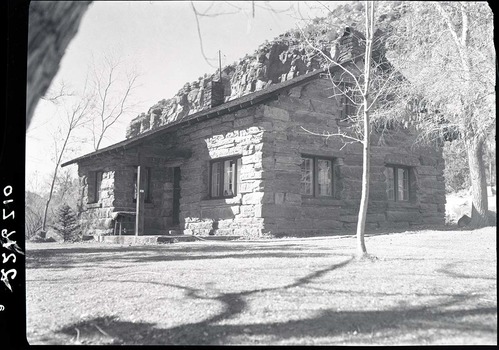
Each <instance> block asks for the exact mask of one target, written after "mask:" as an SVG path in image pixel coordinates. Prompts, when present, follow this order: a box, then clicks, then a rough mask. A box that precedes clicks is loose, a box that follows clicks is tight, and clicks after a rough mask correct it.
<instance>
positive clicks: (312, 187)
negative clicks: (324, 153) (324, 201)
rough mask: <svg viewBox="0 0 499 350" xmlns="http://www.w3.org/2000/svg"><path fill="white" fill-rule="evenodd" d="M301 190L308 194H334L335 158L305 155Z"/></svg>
mask: <svg viewBox="0 0 499 350" xmlns="http://www.w3.org/2000/svg"><path fill="white" fill-rule="evenodd" d="M300 192H301V194H303V195H306V196H315V197H332V196H333V160H331V159H325V158H318V157H310V156H303V157H302V162H301V184H300Z"/></svg>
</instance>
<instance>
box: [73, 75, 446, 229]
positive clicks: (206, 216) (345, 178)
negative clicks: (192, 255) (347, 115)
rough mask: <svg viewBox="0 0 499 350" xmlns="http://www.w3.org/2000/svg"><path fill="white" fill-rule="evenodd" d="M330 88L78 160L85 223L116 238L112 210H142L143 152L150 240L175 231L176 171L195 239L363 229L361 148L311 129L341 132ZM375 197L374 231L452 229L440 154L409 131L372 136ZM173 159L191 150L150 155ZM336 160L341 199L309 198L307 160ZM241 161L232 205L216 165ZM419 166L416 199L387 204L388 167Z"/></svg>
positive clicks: (184, 217)
mask: <svg viewBox="0 0 499 350" xmlns="http://www.w3.org/2000/svg"><path fill="white" fill-rule="evenodd" d="M329 84H330V83H329V81H328V80H327V79H321V78H316V79H315V80H313V81H311V82H307V83H304V84H302V85H299V86H297V87H293V88H290V89H287V90H283V91H281V92H279V94H277V95H276V96H275V98H274V99H272V100H270V101H267V102H265V103H261V104H257V105H255V106H252V107H249V108H243V109H239V110H237V111H235V112H232V113H226V114H224V115H221V116H219V117H214V118H211V119H208V120H206V121H199V122H196V123H192V124H187V123H186V124H184V125H182V126H180V127H179V128H177V129H175V130H173V131H171V132H170V133H165V134H163V135H159V136H155V135H154V134H152V135H151V136H150V137H149V138H148V139H147V142H144V143H143V144H142V145H140V146H137V147H135V148H133V149H129V150H125V151H117V152H116V153H114V154H109V155H100V156H99V157H98V158H88V159H86V160H84V161H81V162H80V163H79V172H80V176H81V181H82V185H83V186H82V191H83V193H82V203H81V207H82V212H81V219H82V222H83V223H84V227H85V230H86V232H87V233H89V234H111V233H112V227H113V222H112V219H111V217H112V212H114V211H120V210H132V211H133V210H134V208H135V204H134V203H133V201H132V199H133V177H134V169H135V167H136V165H137V164H138V154H139V153H140V154H141V159H142V164H143V165H144V166H146V167H149V168H150V172H151V202H150V203H146V204H145V207H146V209H145V234H167V233H168V230H169V229H172V227H173V226H172V219H171V218H172V186H173V185H172V169H173V167H176V166H178V167H180V170H181V181H180V187H181V198H180V225H179V227H178V228H177V229H179V230H181V231H182V232H183V233H184V234H190V235H208V234H215V235H239V236H244V237H261V236H265V235H272V236H281V235H293V236H300V235H311V234H312V235H315V234H331V233H338V234H344V233H345V232H350V231H352V230H353V229H354V227H355V225H356V222H357V213H358V210H359V203H360V188H361V176H362V150H361V146H360V144H348V145H345V144H344V143H343V142H342V141H341V140H340V139H338V138H335V137H331V138H329V139H325V138H324V137H321V136H316V135H312V134H310V133H309V132H307V131H305V130H304V129H306V130H308V131H311V132H316V133H322V132H324V131H329V132H331V133H334V132H337V131H338V128H339V127H340V126H341V125H343V124H342V122H341V121H340V117H339V116H340V114H341V113H340V109H341V108H342V106H341V103H340V101H339V100H336V99H334V98H329V96H330V93H331V92H330V90H328V87H330V86H329ZM372 142H373V144H372V164H371V166H372V168H371V192H370V202H369V208H368V216H367V225H368V227H369V228H378V227H409V226H410V225H419V224H443V223H444V213H445V189H444V178H443V168H444V163H443V159H442V154H441V149H440V148H439V147H423V146H417V145H414V136H411V134H410V132H409V131H408V130H403V129H399V130H387V131H385V133H384V135H383V138H381V137H380V134H376V133H373V141H372ZM151 147H152V148H154V149H159V150H162V152H163V153H164V154H168V153H170V152H172V151H173V150H175V149H178V148H179V147H180V148H183V149H187V150H189V151H190V152H191V155H190V157H188V158H186V159H178V160H171V159H163V158H155V157H153V156H150V155H148V153H147V150H148V149H150V148H151ZM302 154H307V155H316V156H325V157H328V158H331V159H334V162H333V166H334V168H333V173H334V175H333V177H334V196H333V197H331V198H314V197H313V198H311V197H306V196H302V195H301V194H300V176H301V173H300V164H301V155H302ZM233 155H239V156H241V157H242V158H241V160H242V167H241V169H240V184H239V186H238V187H239V193H238V195H237V196H235V197H233V198H224V199H210V198H209V165H210V160H213V159H218V158H223V157H227V156H233ZM387 164H392V165H393V164H395V165H403V166H408V167H410V169H411V181H412V183H411V192H412V193H411V199H410V201H408V202H390V201H388V199H387V192H386V189H387V183H386V182H387V177H386V165H387ZM96 170H102V171H104V175H103V180H102V185H101V200H100V203H97V204H87V203H86V199H85V198H86V193H87V191H88V188H89V185H88V181H87V180H86V179H87V178H88V176H89V174H90V172H91V171H96Z"/></svg>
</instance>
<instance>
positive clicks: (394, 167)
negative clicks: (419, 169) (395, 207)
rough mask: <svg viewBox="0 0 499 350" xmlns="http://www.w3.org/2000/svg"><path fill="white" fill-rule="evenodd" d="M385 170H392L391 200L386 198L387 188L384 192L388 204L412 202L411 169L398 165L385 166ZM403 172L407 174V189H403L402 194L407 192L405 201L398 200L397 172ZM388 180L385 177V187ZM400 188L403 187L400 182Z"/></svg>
mask: <svg viewBox="0 0 499 350" xmlns="http://www.w3.org/2000/svg"><path fill="white" fill-rule="evenodd" d="M386 168H391V169H392V170H393V179H392V181H393V183H392V186H393V199H390V197H389V196H388V188H387V190H386V197H387V200H388V201H389V202H394V203H409V202H410V201H411V200H412V192H413V191H412V188H411V187H412V186H411V183H412V175H411V172H412V167H410V166H407V165H399V164H387V165H386ZM399 169H400V170H404V171H406V172H407V188H403V189H402V191H403V192H407V199H399V191H398V170H399ZM389 181H390V179H389V178H388V177H387V186H388V185H389ZM402 186H404V182H403V181H402Z"/></svg>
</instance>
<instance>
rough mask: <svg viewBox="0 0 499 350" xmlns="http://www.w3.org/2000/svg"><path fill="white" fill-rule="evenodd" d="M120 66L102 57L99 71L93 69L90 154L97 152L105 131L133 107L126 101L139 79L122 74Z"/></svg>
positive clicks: (130, 74)
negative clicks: (91, 142) (92, 150)
mask: <svg viewBox="0 0 499 350" xmlns="http://www.w3.org/2000/svg"><path fill="white" fill-rule="evenodd" d="M120 65H121V62H120V61H119V60H117V59H114V58H111V57H110V56H109V55H108V56H105V57H104V63H103V65H102V67H99V68H98V67H97V66H96V65H95V63H94V65H93V84H94V86H93V89H94V94H93V98H94V102H93V104H92V108H91V109H92V115H93V119H92V124H91V132H92V141H93V147H94V150H98V149H99V147H100V146H101V143H102V140H103V139H104V137H105V136H106V134H107V133H108V131H109V129H110V128H111V127H112V126H113V125H115V124H116V123H117V122H118V121H119V119H120V118H122V117H123V116H124V115H125V114H126V112H128V111H129V110H130V109H131V108H132V107H133V104H132V103H131V102H130V99H131V97H132V90H133V89H134V88H135V87H136V86H137V79H138V77H139V75H138V73H136V72H135V71H134V70H129V71H126V72H122V71H121V70H120V68H121V67H120ZM120 79H121V80H120Z"/></svg>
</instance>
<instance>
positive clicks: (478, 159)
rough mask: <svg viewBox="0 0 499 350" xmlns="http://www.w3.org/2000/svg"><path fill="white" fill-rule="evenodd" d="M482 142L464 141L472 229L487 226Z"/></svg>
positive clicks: (485, 177) (474, 139) (485, 178)
mask: <svg viewBox="0 0 499 350" xmlns="http://www.w3.org/2000/svg"><path fill="white" fill-rule="evenodd" d="M483 149H484V141H483V140H481V139H479V138H477V137H475V138H472V139H471V140H467V141H466V151H467V153H468V165H469V169H470V181H471V198H472V204H471V223H470V226H471V227H472V228H478V227H484V226H487V225H488V224H489V220H488V216H487V211H488V206H489V204H488V198H487V176H486V174H485V171H486V170H485V163H484V161H483Z"/></svg>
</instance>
